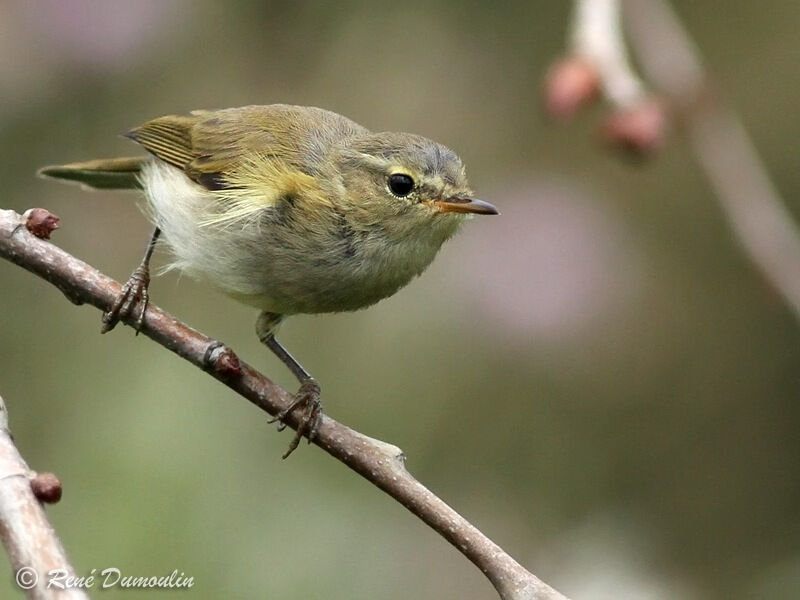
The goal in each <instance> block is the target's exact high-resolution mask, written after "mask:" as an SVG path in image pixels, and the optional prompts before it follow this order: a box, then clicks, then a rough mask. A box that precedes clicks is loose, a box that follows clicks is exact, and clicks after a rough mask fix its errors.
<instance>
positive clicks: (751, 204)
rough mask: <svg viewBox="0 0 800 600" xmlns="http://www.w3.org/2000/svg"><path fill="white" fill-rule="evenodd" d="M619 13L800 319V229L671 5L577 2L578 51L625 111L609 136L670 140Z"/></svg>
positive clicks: (763, 267)
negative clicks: (714, 89)
mask: <svg viewBox="0 0 800 600" xmlns="http://www.w3.org/2000/svg"><path fill="white" fill-rule="evenodd" d="M621 10H622V11H623V13H624V17H625V24H626V25H627V31H628V33H629V34H630V38H631V45H632V47H633V49H634V50H635V53H636V57H637V58H638V59H639V62H640V63H641V65H642V67H643V70H644V72H645V74H646V75H647V80H648V81H649V82H650V83H652V84H654V86H655V87H656V88H657V90H658V91H659V93H660V94H661V95H662V96H663V97H664V98H665V99H666V100H667V101H668V103H669V106H670V108H671V109H672V113H673V114H672V115H671V116H673V117H674V118H676V119H677V120H679V122H680V124H681V125H683V127H684V129H685V131H686V133H687V135H688V137H689V140H690V141H691V144H692V148H693V151H694V154H695V158H696V160H697V162H698V163H699V165H700V167H701V168H702V170H703V171H704V172H705V175H706V177H707V178H708V180H709V182H710V184H711V187H712V189H713V190H714V192H715V196H716V198H717V201H718V203H719V205H720V208H721V209H722V212H723V215H724V216H725V218H726V219H727V221H728V224H729V226H730V228H731V230H732V231H733V233H734V235H735V237H736V240H737V241H738V242H739V244H740V245H741V247H742V249H743V250H744V251H745V253H746V254H747V256H748V258H749V259H750V261H751V262H752V263H753V265H755V267H756V268H757V269H758V270H759V271H761V273H762V274H763V276H764V277H765V279H766V280H767V281H768V282H769V283H770V284H771V286H772V287H773V288H774V289H775V290H776V291H777V292H778V293H779V294H780V296H781V297H782V298H783V300H784V302H785V303H786V305H787V306H788V307H789V308H790V309H791V311H792V312H793V313H794V315H795V317H796V318H798V319H800V231H798V229H797V226H796V225H795V223H794V221H793V219H792V216H791V214H790V212H789V211H788V210H787V208H786V205H785V203H784V201H783V200H782V199H781V197H780V195H779V194H778V192H777V190H776V188H775V186H774V185H773V183H772V181H771V180H770V178H769V175H768V174H767V172H766V169H765V168H764V166H763V164H762V162H761V160H760V158H759V156H758V153H757V152H756V150H755V148H754V146H753V143H752V142H751V140H750V138H749V136H748V135H747V132H746V131H745V129H744V126H743V125H742V123H741V121H740V119H739V118H738V116H737V115H736V114H735V113H734V111H733V110H731V109H730V108H729V107H728V106H726V105H724V104H723V103H722V102H721V101H720V100H719V99H718V98H717V97H715V96H714V95H713V94H712V93H711V92H710V90H711V86H710V84H709V81H708V76H707V75H706V73H705V71H704V69H703V66H702V61H701V60H700V58H699V54H698V51H697V49H696V47H695V45H694V43H693V42H692V40H691V38H690V36H689V34H688V33H687V32H686V30H685V29H684V28H683V26H682V25H681V23H680V21H679V20H678V17H677V15H676V14H675V12H674V11H673V9H672V7H671V5H670V3H669V2H668V1H667V0H576V1H575V9H574V12H573V21H572V24H571V35H570V38H571V42H570V43H571V46H572V48H571V51H572V52H573V53H575V54H577V55H578V56H579V57H581V59H582V60H583V61H585V62H586V63H587V64H589V65H591V66H592V68H593V70H594V75H595V76H596V77H597V78H598V79H599V85H600V87H601V88H602V90H603V92H604V95H605V97H606V99H607V100H608V101H609V102H610V103H611V104H612V105H614V106H616V107H617V109H618V112H617V114H615V115H611V117H609V119H608V120H607V121H606V124H605V128H604V133H605V136H606V139H607V140H608V141H610V142H613V143H617V144H621V145H625V146H626V147H628V148H631V149H633V150H635V151H638V152H650V151H652V150H654V149H656V148H657V147H658V146H659V145H660V142H661V140H662V139H663V135H664V126H665V117H666V115H665V113H664V109H663V107H662V106H660V104H659V103H658V102H653V101H652V100H648V99H647V98H646V95H645V93H644V91H643V89H644V88H643V84H642V83H641V81H640V80H639V79H638V78H637V76H636V75H635V74H634V72H633V69H632V67H631V66H630V62H629V60H628V57H627V54H626V52H625V43H624V40H623V35H622V25H621V14H620V11H621ZM576 89H577V88H574V87H573V88H571V89H570V91H571V93H572V94H573V95H575V97H576V98H577V97H578V96H577V95H576V94H577V93H578V92H577V91H575V90H576ZM584 95H585V94H584ZM581 98H582V97H581ZM574 104H575V102H574V101H573V102H572V104H570V103H569V102H567V105H568V106H572V105H574Z"/></svg>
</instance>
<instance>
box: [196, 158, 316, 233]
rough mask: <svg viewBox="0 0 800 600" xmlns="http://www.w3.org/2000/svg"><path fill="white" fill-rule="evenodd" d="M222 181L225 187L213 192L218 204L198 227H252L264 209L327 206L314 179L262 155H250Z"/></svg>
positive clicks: (284, 163)
mask: <svg viewBox="0 0 800 600" xmlns="http://www.w3.org/2000/svg"><path fill="white" fill-rule="evenodd" d="M224 180H225V184H226V187H225V188H224V189H220V190H214V191H213V192H212V193H213V195H214V196H215V197H216V198H218V200H219V203H218V204H217V205H216V206H214V208H213V210H212V211H211V212H209V214H207V215H205V216H203V217H202V218H201V220H200V226H201V227H208V226H210V225H230V224H234V223H243V224H246V223H252V222H254V221H255V220H256V217H257V216H258V215H259V214H260V213H261V211H263V210H264V209H269V208H272V207H275V206H278V205H279V204H280V203H281V202H290V201H294V200H296V199H302V201H303V202H311V203H315V204H317V203H318V205H319V206H324V205H330V200H329V199H328V198H327V196H326V195H325V194H324V193H323V192H322V190H321V189H320V187H319V184H318V183H317V181H316V179H315V178H314V177H312V176H311V175H308V174H306V173H303V172H302V171H299V170H297V169H296V168H295V167H292V166H291V165H289V164H287V163H286V162H284V161H282V160H280V159H277V158H274V157H270V156H266V155H264V154H259V153H253V154H251V155H250V156H248V157H247V158H246V159H244V160H242V161H241V162H239V164H237V165H236V168H235V169H232V170H231V171H229V172H228V173H226V174H225V175H224Z"/></svg>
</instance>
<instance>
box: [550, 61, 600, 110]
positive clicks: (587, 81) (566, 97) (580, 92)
mask: <svg viewBox="0 0 800 600" xmlns="http://www.w3.org/2000/svg"><path fill="white" fill-rule="evenodd" d="M599 89H600V77H599V75H598V73H597V70H596V69H595V68H594V66H593V65H591V64H590V63H589V62H587V61H586V60H584V59H582V58H579V57H577V56H570V57H567V58H562V59H561V60H560V61H558V62H557V63H555V64H554V65H553V66H552V67H550V70H549V71H548V73H547V75H546V76H545V80H544V102H545V110H547V113H548V114H549V115H550V116H552V117H555V118H557V119H568V118H569V117H571V116H573V115H574V114H575V113H576V112H577V111H578V109H579V108H581V107H582V106H584V105H585V104H587V103H588V102H590V101H591V100H594V99H595V98H596V97H597V93H598V91H599Z"/></svg>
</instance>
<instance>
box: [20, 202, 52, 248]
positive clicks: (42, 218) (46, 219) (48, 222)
mask: <svg viewBox="0 0 800 600" xmlns="http://www.w3.org/2000/svg"><path fill="white" fill-rule="evenodd" d="M23 216H24V217H25V227H26V228H27V229H28V231H30V232H31V233H32V234H33V235H35V236H36V237H38V238H41V239H43V240H49V239H50V234H51V233H53V231H54V230H56V229H58V224H59V222H60V221H61V219H59V218H58V217H57V216H55V215H54V214H53V213H51V212H50V211H49V210H46V209H44V208H31V209H28V210H26V211H25V214H24V215H23Z"/></svg>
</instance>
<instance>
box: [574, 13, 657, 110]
mask: <svg viewBox="0 0 800 600" xmlns="http://www.w3.org/2000/svg"><path fill="white" fill-rule="evenodd" d="M619 3H620V0H579V1H578V2H576V3H575V7H574V9H573V14H572V22H571V24H570V33H569V38H570V48H571V50H572V53H573V54H574V55H575V56H578V57H580V58H581V59H583V60H584V61H586V62H587V63H588V64H590V65H592V66H593V67H594V68H595V70H596V72H597V75H598V77H599V78H600V86H601V87H602V90H603V94H604V95H605V96H606V98H608V100H609V101H610V102H612V103H613V104H615V105H617V106H619V107H630V106H633V105H635V104H637V103H639V102H641V101H642V99H643V98H644V96H645V87H644V84H643V83H642V82H641V80H640V79H639V77H638V76H637V75H636V73H635V72H634V70H633V68H632V67H631V65H630V62H629V61H628V55H627V52H626V49H625V42H624V40H623V38H622V29H621V28H622V25H621V23H620V14H619Z"/></svg>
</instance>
